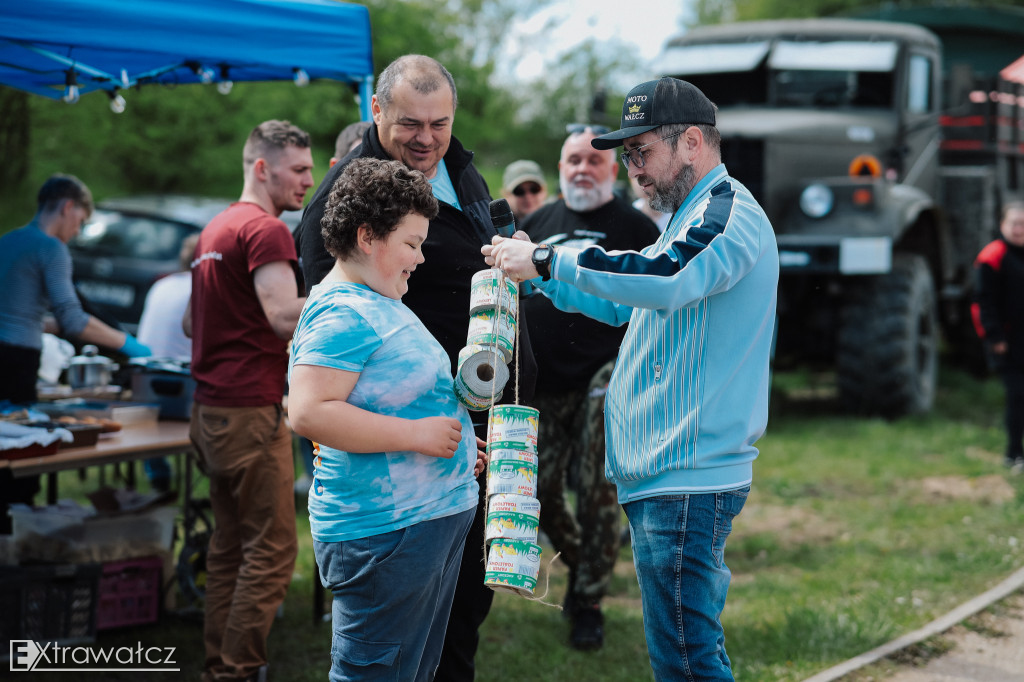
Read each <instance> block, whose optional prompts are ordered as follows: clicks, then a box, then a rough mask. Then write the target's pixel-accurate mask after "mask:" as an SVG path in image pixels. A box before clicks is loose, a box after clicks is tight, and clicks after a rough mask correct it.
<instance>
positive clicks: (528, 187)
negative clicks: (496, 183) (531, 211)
mask: <svg viewBox="0 0 1024 682" xmlns="http://www.w3.org/2000/svg"><path fill="white" fill-rule="evenodd" d="M543 189H544V188H543V187H541V186H540V185H538V184H536V183H532V182H529V183H527V182H524V183H523V184H521V185H519V186H518V187H516V188H515V189H514V190H512V194H515V195H516V196H517V197H523V196H526V195H527V194H540V193H541V190H543Z"/></svg>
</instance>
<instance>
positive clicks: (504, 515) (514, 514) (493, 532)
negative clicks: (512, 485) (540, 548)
mask: <svg viewBox="0 0 1024 682" xmlns="http://www.w3.org/2000/svg"><path fill="white" fill-rule="evenodd" d="M539 528H540V502H538V501H537V500H536V499H535V498H533V497H527V496H526V495H511V494H498V495H492V496H491V497H489V498H488V500H487V526H486V528H485V529H484V538H485V539H486V540H487V541H488V542H490V541H491V540H498V539H504V540H525V541H526V542H537V533H538V530H539Z"/></svg>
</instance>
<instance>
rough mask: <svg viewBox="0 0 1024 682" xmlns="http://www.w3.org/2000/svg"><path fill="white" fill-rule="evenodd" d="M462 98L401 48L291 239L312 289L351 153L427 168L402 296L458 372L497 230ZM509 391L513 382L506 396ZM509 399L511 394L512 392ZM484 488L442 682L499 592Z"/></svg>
mask: <svg viewBox="0 0 1024 682" xmlns="http://www.w3.org/2000/svg"><path fill="white" fill-rule="evenodd" d="M457 102H458V99H457V95H456V92H455V81H454V79H453V78H452V76H451V74H450V73H448V70H447V69H445V68H444V66H442V65H441V64H440V63H438V62H437V61H436V60H434V59H431V58H430V57H425V56H423V55H405V56H403V57H399V58H398V59H396V60H395V61H394V62H392V63H391V64H390V65H389V66H388V67H387V68H386V69H384V71H383V72H382V73H381V75H380V78H379V79H378V80H377V92H376V94H374V96H373V100H372V103H371V111H372V113H373V125H371V126H370V128H369V129H368V130H367V131H366V132H365V133H364V134H363V141H362V144H361V145H360V146H359V147H357V148H356V149H355V150H353V152H352V153H350V154H349V155H348V156H346V157H345V158H344V159H342V160H341V161H340V162H338V163H337V164H335V165H334V166H333V167H332V168H331V169H330V170H329V171H328V172H327V175H326V177H324V181H323V183H321V185H320V187H319V188H318V189H317V191H316V194H314V195H313V199H312V200H311V201H310V203H309V205H308V206H307V207H306V210H305V212H304V213H303V215H302V223H301V224H300V225H299V228H298V230H297V231H296V238H295V243H296V247H297V249H298V252H299V263H300V264H301V266H302V273H303V276H304V277H305V280H306V290H307V292H308V291H309V289H310V288H312V287H313V286H314V285H315V284H317V283H319V282H320V280H322V279H323V277H324V276H325V275H326V274H327V273H328V272H329V271H330V269H331V267H333V265H334V258H333V257H332V256H331V255H330V254H329V253H328V252H327V250H326V249H325V248H324V245H323V236H322V235H321V233H320V220H321V218H322V217H323V213H324V206H325V204H326V202H327V197H328V195H329V193H330V190H331V187H332V186H333V185H334V181H335V180H336V179H337V177H338V175H339V174H340V173H341V171H342V170H343V169H344V168H345V166H346V165H348V163H349V162H350V161H352V159H354V158H359V157H373V158H378V159H393V160H397V161H401V162H402V163H404V164H405V165H406V166H408V167H409V168H412V169H414V170H419V171H422V172H423V173H424V174H425V175H426V176H427V179H428V180H429V181H430V184H431V186H432V187H433V189H434V196H435V197H436V198H437V199H438V202H439V204H440V211H439V212H438V215H437V217H436V218H434V219H433V220H431V221H430V227H429V230H428V234H427V240H426V241H425V242H424V243H423V246H422V249H423V256H424V258H425V262H423V263H421V264H420V265H418V266H417V267H416V271H415V272H414V273H413V274H412V277H411V278H410V279H409V292H408V293H407V294H406V295H405V296H403V297H402V302H403V303H405V304H406V305H407V306H408V307H409V308H410V309H411V310H412V311H413V312H414V313H416V316H417V317H419V318H420V320H422V322H423V324H424V325H425V326H426V327H427V329H428V330H429V331H430V333H431V334H433V336H434V338H436V339H437V340H438V342H440V344H441V346H443V347H444V349H445V352H447V353H448V357H449V358H450V359H451V363H452V374H453V376H454V374H455V371H456V366H457V359H458V355H459V351H460V350H461V349H462V348H463V346H465V345H466V336H467V332H468V329H469V293H470V283H471V280H472V277H473V273H475V272H477V271H478V270H483V269H485V268H486V267H487V266H486V264H485V263H484V262H483V258H482V257H481V256H480V247H481V246H482V245H484V244H490V242H491V237H492V236H493V235H494V234H495V231H494V227H493V225H492V224H491V218H490V210H489V206H490V201H491V196H490V192H489V190H488V188H487V183H486V181H484V179H483V177H482V176H481V175H480V173H479V172H478V171H477V170H476V168H475V167H474V166H473V153H472V152H470V151H467V150H466V149H465V148H464V147H463V146H462V144H460V143H459V141H458V140H457V139H455V138H454V137H452V123H453V122H454V119H455V106H456V104H457ZM520 328H521V331H520V338H519V342H520V353H519V356H520V362H521V367H520V371H519V372H517V371H516V368H515V367H512V368H511V371H512V373H513V376H519V379H520V382H521V383H520V387H519V397H520V400H521V401H527V400H529V399H530V398H531V397H532V394H533V383H534V380H535V378H536V373H537V366H536V363H535V362H534V360H533V353H532V350H531V347H530V340H529V335H528V334H527V332H526V326H525V324H523V322H522V320H520ZM509 391H511V387H509V388H507V389H506V395H507V394H508V392H509ZM505 402H511V401H510V400H508V398H506V400H505ZM486 420H487V413H486V412H474V413H473V422H474V426H475V427H476V431H477V435H478V436H480V437H481V438H486V431H487V424H486ZM484 488H485V485H484V479H483V476H481V479H480V490H481V504H480V505H479V507H478V509H477V518H476V520H475V521H474V523H473V527H472V528H471V529H470V532H469V536H468V537H467V538H466V548H465V551H464V552H463V555H462V567H461V571H460V573H459V584H458V587H457V588H456V591H455V601H454V603H453V604H452V613H451V617H450V618H449V620H448V631H447V633H446V635H445V642H444V650H443V652H442V654H441V663H440V665H439V667H438V671H437V675H436V677H435V680H437V682H447V681H449V680H451V681H454V680H459V681H462V680H472V679H473V676H474V666H473V657H474V655H475V653H476V649H477V644H478V643H479V633H478V630H479V627H480V625H481V624H482V623H483V621H484V618H486V617H487V612H488V611H489V610H490V608H491V601H492V599H493V596H494V593H493V592H491V590H490V589H489V588H487V587H486V586H484V584H483V583H484V563H483V544H484V516H485V515H486V509H484V504H483V499H484Z"/></svg>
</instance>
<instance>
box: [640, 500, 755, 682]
mask: <svg viewBox="0 0 1024 682" xmlns="http://www.w3.org/2000/svg"><path fill="white" fill-rule="evenodd" d="M749 492H750V488H749V487H746V488H742V489H739V490H730V491H727V492H722V493H707V494H700V495H672V496H664V497H649V498H646V499H642V500H636V501H634V502H628V503H626V504H625V505H623V509H624V510H625V511H626V516H627V517H628V518H629V533H630V536H631V538H632V543H633V563H634V565H635V566H636V575H637V580H638V581H639V583H640V597H641V601H642V603H643V613H644V634H645V636H646V637H647V651H648V654H649V655H650V657H651V668H653V669H654V678H655V679H656V680H659V681H662V682H670V681H671V682H680V681H682V680H686V681H687V682H692V681H696V680H732V679H733V676H732V671H731V668H730V666H729V657H728V656H727V655H726V654H725V633H724V632H723V630H722V623H721V615H722V609H724V608H725V597H726V594H727V593H728V591H729V578H730V576H731V573H730V572H729V569H728V567H727V566H726V565H725V540H726V538H727V537H729V533H730V532H731V531H732V519H733V517H734V516H736V515H737V514H739V513H740V511H741V510H742V509H743V504H744V503H745V502H746V501H747V494H748V493H749Z"/></svg>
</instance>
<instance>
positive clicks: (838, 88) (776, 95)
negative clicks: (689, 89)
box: [659, 40, 898, 108]
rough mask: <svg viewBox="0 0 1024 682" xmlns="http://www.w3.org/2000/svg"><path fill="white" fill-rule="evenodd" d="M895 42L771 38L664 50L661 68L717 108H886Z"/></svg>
mask: <svg viewBox="0 0 1024 682" xmlns="http://www.w3.org/2000/svg"><path fill="white" fill-rule="evenodd" d="M897 49H898V48H897V45H896V43H894V42H882V41H879V42H869V41H850V40H843V41H825V42H820V41H815V42H798V41H778V42H776V43H774V44H769V43H767V42H756V43H723V44H718V45H686V46H680V47H674V48H670V49H669V50H668V51H666V52H665V53H664V54H663V55H662V58H661V64H660V69H659V70H660V71H661V72H662V73H667V74H671V75H674V76H678V77H679V78H683V79H684V80H688V81H690V82H691V83H693V84H694V85H696V86H697V87H698V88H700V89H701V90H702V91H703V92H704V93H705V94H706V95H707V96H708V98H709V99H711V101H713V102H715V104H717V105H718V106H720V107H729V106H743V105H748V106H749V105H766V106H777V107H812V108H822V107H824V108H830V107H844V108H849V107H853V108H862V107H870V108H877V107H883V108H888V107H891V106H892V103H893V101H894V93H893V90H894V86H895V83H894V78H893V72H894V70H895V67H896V56H897Z"/></svg>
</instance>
